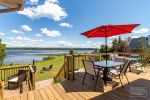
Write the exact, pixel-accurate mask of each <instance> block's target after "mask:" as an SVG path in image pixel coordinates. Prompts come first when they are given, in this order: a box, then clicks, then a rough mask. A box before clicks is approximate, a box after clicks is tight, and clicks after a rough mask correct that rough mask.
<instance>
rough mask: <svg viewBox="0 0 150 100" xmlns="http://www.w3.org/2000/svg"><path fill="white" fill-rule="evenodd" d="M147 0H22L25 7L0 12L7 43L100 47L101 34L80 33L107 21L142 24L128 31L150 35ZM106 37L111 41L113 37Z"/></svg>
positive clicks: (1, 31) (1, 32)
mask: <svg viewBox="0 0 150 100" xmlns="http://www.w3.org/2000/svg"><path fill="white" fill-rule="evenodd" d="M149 4H150V0H25V5H24V10H23V11H18V12H11V13H4V14H0V24H1V27H0V38H1V39H2V41H3V43H5V44H6V46H7V47H82V48H91V47H94V48H95V47H100V45H102V44H104V38H91V39H88V38H86V37H84V36H82V35H81V33H83V32H85V31H88V30H90V29H93V28H96V27H98V26H100V25H106V24H141V25H140V26H139V27H137V28H136V29H134V30H133V32H132V33H130V34H125V35H121V37H122V38H123V39H125V38H127V37H128V36H130V37H132V38H138V37H141V36H148V35H150V32H149V31H150V22H149V19H150V13H149V11H150V6H149ZM116 37H117V36H114V37H111V38H108V43H109V45H111V41H112V39H113V38H116Z"/></svg>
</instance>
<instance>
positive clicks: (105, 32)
mask: <svg viewBox="0 0 150 100" xmlns="http://www.w3.org/2000/svg"><path fill="white" fill-rule="evenodd" d="M105 46H106V51H105V53H106V65H107V28H106V27H105Z"/></svg>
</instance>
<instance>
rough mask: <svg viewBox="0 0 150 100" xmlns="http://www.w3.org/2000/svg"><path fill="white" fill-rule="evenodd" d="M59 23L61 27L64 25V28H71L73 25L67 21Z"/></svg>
mask: <svg viewBox="0 0 150 100" xmlns="http://www.w3.org/2000/svg"><path fill="white" fill-rule="evenodd" d="M59 25H60V26H62V27H66V28H72V27H73V25H71V24H69V23H60V24H59Z"/></svg>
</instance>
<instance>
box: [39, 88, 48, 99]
mask: <svg viewBox="0 0 150 100" xmlns="http://www.w3.org/2000/svg"><path fill="white" fill-rule="evenodd" d="M39 92H40V94H41V97H42V99H43V100H49V98H48V96H47V94H46V92H45V91H44V89H43V88H42V89H39Z"/></svg>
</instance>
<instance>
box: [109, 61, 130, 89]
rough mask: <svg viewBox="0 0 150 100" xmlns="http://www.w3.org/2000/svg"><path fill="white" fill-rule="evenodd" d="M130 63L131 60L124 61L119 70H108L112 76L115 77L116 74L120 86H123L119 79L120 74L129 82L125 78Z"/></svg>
mask: <svg viewBox="0 0 150 100" xmlns="http://www.w3.org/2000/svg"><path fill="white" fill-rule="evenodd" d="M130 63H131V61H125V63H124V65H123V67H122V68H121V70H114V69H112V70H110V73H111V74H112V77H117V76H118V77H119V80H120V83H121V85H122V87H123V84H122V81H121V76H123V75H124V76H125V77H126V79H127V82H128V84H129V80H128V78H127V75H126V72H127V69H128V67H129V66H130Z"/></svg>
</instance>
